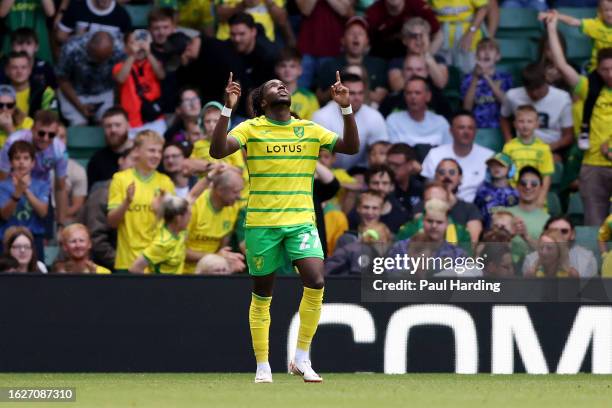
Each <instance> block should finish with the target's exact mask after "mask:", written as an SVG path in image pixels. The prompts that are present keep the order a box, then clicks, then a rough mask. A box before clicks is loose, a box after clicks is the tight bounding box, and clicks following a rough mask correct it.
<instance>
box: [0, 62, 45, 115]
mask: <svg viewBox="0 0 612 408" xmlns="http://www.w3.org/2000/svg"><path fill="white" fill-rule="evenodd" d="M33 63H34V62H33V60H32V58H31V57H30V55H29V54H27V53H26V52H25V51H19V52H14V51H12V52H10V53H9V54H8V56H7V60H6V65H5V66H4V72H5V74H6V80H5V82H6V83H7V84H9V85H11V86H12V87H13V88H14V89H15V93H16V98H17V107H18V108H19V109H20V110H21V111H22V112H23V113H25V114H27V115H28V116H33V115H34V114H35V113H36V112H37V111H39V110H40V109H46V110H56V109H57V100H56V99H55V91H54V90H53V89H52V88H51V87H49V86H47V85H45V83H44V82H40V81H37V80H36V79H35V78H33V77H32V69H33Z"/></svg>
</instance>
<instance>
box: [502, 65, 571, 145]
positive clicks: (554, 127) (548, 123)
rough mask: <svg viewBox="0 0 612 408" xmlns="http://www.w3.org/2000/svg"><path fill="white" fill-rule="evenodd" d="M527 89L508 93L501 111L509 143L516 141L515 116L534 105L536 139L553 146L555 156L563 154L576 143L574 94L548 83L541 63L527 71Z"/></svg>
mask: <svg viewBox="0 0 612 408" xmlns="http://www.w3.org/2000/svg"><path fill="white" fill-rule="evenodd" d="M522 77H523V86H521V87H518V88H512V89H510V90H509V91H508V92H507V93H506V103H504V104H503V105H502V108H501V119H500V123H499V124H500V128H501V130H502V133H503V134H504V139H505V141H506V142H508V141H510V140H511V139H512V136H513V135H512V124H511V117H512V116H514V115H516V113H517V110H518V108H519V107H520V106H523V105H531V106H533V107H534V108H535V110H536V111H537V114H538V128H537V129H536V130H535V136H536V137H538V138H540V139H542V141H543V142H544V143H546V144H548V145H549V146H550V150H552V152H553V154H560V153H561V152H562V151H563V150H564V149H566V148H567V147H569V146H570V145H571V144H572V143H574V128H573V126H574V119H573V117H572V99H571V97H570V95H569V94H568V93H567V92H565V91H562V90H561V89H559V88H555V87H554V86H551V85H549V84H548V83H547V82H546V72H545V71H544V67H543V66H542V65H541V64H536V63H533V64H529V65H527V66H526V67H525V68H524V69H523V73H522Z"/></svg>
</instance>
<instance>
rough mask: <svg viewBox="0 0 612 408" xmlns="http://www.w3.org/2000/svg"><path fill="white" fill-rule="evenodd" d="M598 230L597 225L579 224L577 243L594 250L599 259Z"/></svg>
mask: <svg viewBox="0 0 612 408" xmlns="http://www.w3.org/2000/svg"><path fill="white" fill-rule="evenodd" d="M598 231H599V227H597V226H590V225H589V226H587V225H579V226H577V227H576V243H577V244H578V245H581V246H583V247H585V248H587V249H590V250H591V251H593V253H594V254H595V257H596V258H597V259H599V245H598V244H597V233H598Z"/></svg>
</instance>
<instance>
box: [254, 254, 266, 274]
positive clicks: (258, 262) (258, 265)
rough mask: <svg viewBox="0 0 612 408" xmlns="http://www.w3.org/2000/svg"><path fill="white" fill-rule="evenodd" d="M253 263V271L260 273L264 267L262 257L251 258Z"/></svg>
mask: <svg viewBox="0 0 612 408" xmlns="http://www.w3.org/2000/svg"><path fill="white" fill-rule="evenodd" d="M253 262H255V269H257V270H258V271H261V270H262V269H263V266H264V257H263V256H255V257H253Z"/></svg>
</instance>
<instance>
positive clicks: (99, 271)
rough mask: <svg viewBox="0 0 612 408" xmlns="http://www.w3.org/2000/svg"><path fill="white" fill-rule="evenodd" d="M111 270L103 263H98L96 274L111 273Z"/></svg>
mask: <svg viewBox="0 0 612 408" xmlns="http://www.w3.org/2000/svg"><path fill="white" fill-rule="evenodd" d="M110 273H111V271H110V270H108V269H106V268H105V267H103V266H101V265H96V274H100V275H110Z"/></svg>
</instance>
